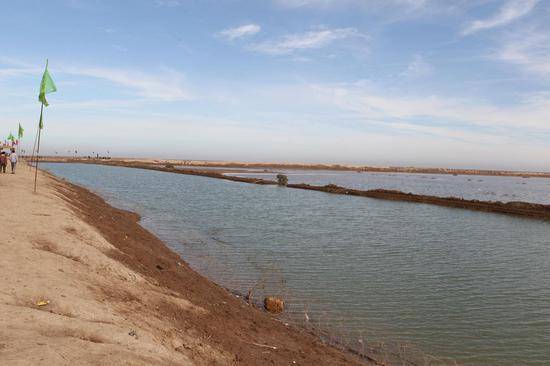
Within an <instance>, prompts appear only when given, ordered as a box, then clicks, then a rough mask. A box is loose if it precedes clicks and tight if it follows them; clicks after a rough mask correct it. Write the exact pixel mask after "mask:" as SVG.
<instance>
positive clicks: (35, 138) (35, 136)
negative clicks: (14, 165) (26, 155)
mask: <svg viewBox="0 0 550 366" xmlns="http://www.w3.org/2000/svg"><path fill="white" fill-rule="evenodd" d="M38 129H40V127H38ZM37 132H38V131H37ZM37 140H38V133H37V134H36V135H34V144H33V145H32V154H31V163H30V164H29V169H30V170H31V171H32V164H33V162H34V152H35V151H36V141H37Z"/></svg>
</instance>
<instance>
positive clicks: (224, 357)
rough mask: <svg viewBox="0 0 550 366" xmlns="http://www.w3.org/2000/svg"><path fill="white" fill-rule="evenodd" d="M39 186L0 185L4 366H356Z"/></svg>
mask: <svg viewBox="0 0 550 366" xmlns="http://www.w3.org/2000/svg"><path fill="white" fill-rule="evenodd" d="M39 179H40V181H39V192H38V194H33V193H32V174H31V172H30V171H29V169H28V168H27V167H24V166H21V167H20V169H19V172H18V174H16V175H11V174H4V175H0V197H1V199H2V204H3V210H2V211H1V212H0V217H1V220H2V223H3V225H2V232H1V233H0V235H1V236H0V249H1V251H2V255H1V256H0V307H1V309H0V364H1V365H31V364H32V365H46V364H48V365H122V364H124V365H295V364H296V365H359V364H360V363H359V362H358V361H357V360H356V359H355V358H353V357H352V356H349V355H345V354H342V353H340V352H339V351H337V350H335V349H333V348H331V347H328V346H325V345H323V344H322V343H321V342H319V341H318V340H317V339H316V338H315V337H313V336H312V335H310V334H309V333H307V332H305V331H300V330H297V329H294V328H291V327H288V326H285V325H284V324H283V323H281V322H279V321H277V320H275V319H273V318H272V317H271V316H269V315H268V314H266V313H264V312H262V311H259V310H257V309H253V308H251V307H249V306H248V305H246V304H244V303H243V302H242V301H241V300H239V299H236V298H235V297H234V296H232V295H231V294H229V293H228V292H227V291H225V290H224V289H221V288H219V287H218V286H216V285H215V284H213V283H211V282H210V281H208V280H206V279H205V278H203V277H202V276H200V275H199V274H197V273H195V272H194V271H193V270H191V269H190V268H189V267H188V266H187V265H186V264H185V263H184V262H183V261H182V260H181V258H180V257H179V256H178V255H176V254H175V253H173V252H171V251H170V250H169V249H168V248H167V247H166V246H165V245H164V244H163V243H162V242H161V241H160V240H159V239H157V238H156V237H155V236H153V235H152V234H151V233H149V232H148V231H146V230H145V229H143V228H142V227H141V226H140V225H139V224H138V223H137V222H138V220H139V217H138V216H137V215H135V214H133V213H130V212H126V211H123V210H118V209H116V208H113V207H111V206H109V205H108V204H106V203H105V202H104V201H103V200H102V199H101V198H100V197H98V196H97V195H95V194H92V193H90V192H88V191H87V190H85V189H83V188H80V187H76V186H73V185H71V184H68V183H65V182H61V181H59V180H57V179H55V178H53V177H51V176H49V175H47V174H45V173H39ZM41 300H47V301H49V304H47V305H44V306H39V305H37V304H38V302H39V301H41ZM266 346H270V347H266Z"/></svg>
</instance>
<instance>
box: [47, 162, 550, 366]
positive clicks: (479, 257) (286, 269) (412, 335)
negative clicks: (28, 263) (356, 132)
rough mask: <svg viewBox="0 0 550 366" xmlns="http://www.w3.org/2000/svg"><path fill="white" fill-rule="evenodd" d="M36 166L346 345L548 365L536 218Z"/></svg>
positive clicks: (547, 287) (549, 254)
mask: <svg viewBox="0 0 550 366" xmlns="http://www.w3.org/2000/svg"><path fill="white" fill-rule="evenodd" d="M44 165H45V166H47V168H48V169H49V170H51V171H52V172H53V173H55V174H57V175H59V176H62V177H66V178H68V179H69V180H71V181H73V182H75V183H77V184H81V185H84V186H86V187H89V188H91V189H92V190H94V191H97V192H99V193H100V194H102V195H103V196H104V197H106V198H107V199H108V200H109V201H110V202H111V203H113V204H115V205H116V206H119V207H123V208H126V209H130V210H133V211H137V212H139V213H140V214H141V215H142V217H143V221H142V224H143V225H144V226H145V227H147V228H148V229H150V230H152V231H153V232H154V233H156V234H157V235H158V236H159V237H160V238H161V239H163V240H164V241H165V242H166V243H167V244H168V245H170V246H171V247H172V248H173V249H174V250H176V251H177V252H178V253H180V254H181V255H182V256H183V258H184V259H185V260H186V261H187V262H189V263H190V264H191V266H192V267H194V268H196V269H198V270H199V271H201V272H203V273H205V274H207V275H209V276H210V277H211V278H213V279H214V280H215V281H217V282H219V283H221V284H223V285H226V286H229V287H231V288H234V289H236V290H239V291H241V292H243V293H244V292H246V291H248V290H249V289H250V288H251V287H253V286H254V287H255V295H256V296H258V297H261V296H262V295H263V294H265V293H270V294H273V293H275V294H281V295H283V296H285V297H286V298H287V299H290V300H291V303H292V307H291V309H292V311H293V312H295V313H303V312H304V311H307V312H308V314H309V315H310V317H311V319H315V321H316V322H319V325H321V327H328V326H331V327H332V329H337V330H339V331H340V333H341V335H342V337H343V338H344V339H345V340H346V341H347V342H348V343H349V344H353V343H354V342H355V343H357V342H356V341H357V339H358V338H359V337H362V338H363V339H365V340H366V341H367V342H370V341H371V340H373V339H385V338H386V339H393V340H400V341H404V342H410V343H412V344H414V345H416V346H418V347H420V348H422V349H424V350H426V351H427V352H430V353H432V354H436V355H441V356H448V357H453V358H454V359H456V360H457V361H458V362H459V363H460V364H463V365H518V364H522V365H542V364H545V362H547V361H548V360H550V347H548V344H549V342H550V303H549V301H548V299H550V224H549V223H547V222H544V221H537V220H530V219H523V218H516V217H510V216H504V215H496V214H488V213H482V212H474V211H467V210H459V209H452V208H445V207H437V206H430V205H422V204H413V203H404V202H392V201H383V200H373V199H368V198H358V197H348V196H340V195H330V194H325V193H321V192H312V191H302V190H294V189H285V188H280V187H276V186H256V185H249V184H243V183H237V182H231V181H223V180H216V179H209V178H205V177H198V176H186V175H179V174H169V173H163V172H155V171H146V170H139V169H129V168H119V167H107V166H94V165H78V164H44ZM347 174H349V173H347ZM357 174H359V173H357ZM363 174H365V173H362V174H361V175H363ZM365 176H369V175H368V174H365ZM443 178H444V179H456V178H457V177H452V176H450V177H443ZM291 179H297V178H292V177H291ZM384 179H389V178H384ZM398 179H402V180H404V179H406V176H405V175H399V176H398ZM415 179H418V180H420V179H424V178H421V177H417V178H415ZM464 179H467V178H466V177H464ZM481 179H484V180H489V178H487V177H483V178H481ZM510 179H513V180H517V181H520V182H521V179H519V178H510ZM529 181H531V180H529ZM533 181H534V179H533ZM549 182H550V181H549ZM335 183H337V184H341V183H339V182H335ZM342 185H345V184H342Z"/></svg>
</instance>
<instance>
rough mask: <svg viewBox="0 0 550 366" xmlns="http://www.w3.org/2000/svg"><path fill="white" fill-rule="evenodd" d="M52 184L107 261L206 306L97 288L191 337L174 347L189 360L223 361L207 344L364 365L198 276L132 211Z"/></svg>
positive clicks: (252, 358)
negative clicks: (106, 246)
mask: <svg viewBox="0 0 550 366" xmlns="http://www.w3.org/2000/svg"><path fill="white" fill-rule="evenodd" d="M56 188H57V190H58V192H59V194H60V195H61V196H62V197H64V199H65V200H66V201H68V202H69V203H70V204H71V206H72V207H73V208H74V211H75V212H76V213H77V214H78V216H80V217H81V218H82V219H83V220H84V221H85V222H86V223H88V224H89V225H91V226H93V227H95V228H96V229H97V230H98V231H99V232H100V233H101V234H102V235H103V236H104V237H105V239H106V240H107V241H108V242H109V243H110V244H112V245H113V246H114V247H115V248H116V250H111V251H110V252H109V253H107V254H108V255H109V256H110V257H111V258H112V259H115V260H116V261H119V262H122V263H123V264H124V265H126V266H127V267H128V268H130V269H131V270H133V271H135V272H137V273H139V274H141V275H142V276H143V277H144V278H146V279H148V281H151V282H152V283H154V284H155V285H157V286H160V287H162V288H166V289H167V291H168V292H169V293H170V295H171V296H173V297H175V298H180V299H182V300H185V301H188V302H190V303H192V304H193V306H194V307H196V308H202V309H204V310H205V311H204V312H201V313H200V314H194V313H193V312H189V311H182V309H181V307H179V306H176V305H175V304H174V302H168V301H165V302H162V301H160V302H157V303H156V304H154V306H151V304H147V303H141V302H140V298H139V297H138V296H135V295H133V294H131V293H129V292H119V291H110V290H109V289H108V288H105V289H103V296H104V297H105V298H106V299H109V300H111V301H113V300H114V301H120V302H126V303H129V304H135V307H136V308H139V309H143V308H144V307H145V308H147V307H148V309H147V311H148V312H150V314H152V315H153V316H155V317H158V318H159V319H168V320H169V322H170V325H171V327H173V328H174V329H175V331H176V332H179V333H182V334H193V335H194V336H193V338H194V340H195V341H194V343H193V344H188V345H186V344H184V345H182V346H181V347H184V348H186V349H185V350H183V351H185V353H186V354H191V361H193V362H194V363H196V364H209V365H217V364H225V363H221V362H220V361H219V360H216V359H213V358H212V359H209V358H208V355H207V354H206V353H205V352H203V351H201V350H204V349H205V348H208V349H216V350H219V352H221V354H223V355H225V356H226V359H227V357H228V358H229V359H231V360H232V364H234V365H294V364H297V365H360V364H364V363H362V362H360V361H359V360H358V359H356V358H355V356H353V355H350V354H345V353H342V352H340V351H339V350H337V349H335V348H332V347H329V346H327V345H325V344H323V343H322V342H321V341H320V340H319V339H318V338H316V337H315V336H314V335H312V334H310V333H309V332H307V331H305V330H301V329H297V328H293V327H291V326H288V325H285V324H284V323H282V322H281V321H279V320H277V319H276V318H274V317H272V316H270V315H269V314H267V313H265V312H263V311H261V310H259V309H256V308H254V307H252V306H250V305H248V304H246V303H245V302H244V301H242V300H241V299H237V298H236V297H235V296H233V295H232V294H230V293H229V292H228V291H226V290H225V289H223V288H220V287H219V286H217V285H215V284H214V283H212V282H210V281H209V280H207V279H206V278H204V277H202V276H201V275H199V274H198V273H196V272H195V271H193V270H192V269H191V268H190V267H189V266H188V265H187V264H186V263H185V262H183V260H182V259H181V257H179V256H178V255H177V254H175V253H174V252H172V251H171V250H170V249H168V248H167V247H166V246H165V245H164V243H163V242H161V241H160V240H159V239H158V238H156V237H155V236H154V235H152V234H151V233H150V232H148V231H147V230H145V229H144V228H143V227H141V226H140V225H139V223H138V221H139V216H138V215H137V214H135V213H132V212H127V211H124V210H120V209H117V208H114V207H112V206H110V205H109V204H107V203H106V202H105V201H104V200H103V199H102V198H101V197H99V196H97V195H95V194H93V193H91V192H89V191H88V190H86V189H84V188H81V187H78V186H75V185H71V184H69V183H66V182H61V181H58V184H57V185H56ZM37 246H38V247H40V249H41V250H52V251H55V250H56V248H55V247H53V246H51V245H49V244H48V243H37ZM171 331H174V330H171ZM93 341H94V340H93ZM95 341H97V342H101V340H100V339H98V340H95ZM364 362H367V360H365V361H364ZM369 364H374V362H370V363H369Z"/></svg>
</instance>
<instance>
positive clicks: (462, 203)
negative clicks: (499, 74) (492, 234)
mask: <svg viewBox="0 0 550 366" xmlns="http://www.w3.org/2000/svg"><path fill="white" fill-rule="evenodd" d="M43 161H46V162H54V163H83V164H99V165H109V166H120V167H127V168H138V169H147V170H156V171H163V172H168V173H176V174H187V175H198V176H203V177H209V178H216V179H223V180H231V181H235V182H242V183H249V184H260V185H277V184H278V183H277V182H276V181H273V180H269V179H262V178H252V177H239V176H233V175H226V174H224V172H225V171H224V170H223V169H222V170H213V169H210V170H208V169H202V170H201V169H200V166H196V167H195V166H189V165H183V166H177V165H175V164H172V163H170V162H166V161H162V162H157V161H149V160H145V161H144V160H138V159H122V160H121V159H72V158H57V159H44V160H43ZM286 187H288V188H293V189H303V190H310V191H319V192H325V193H331V194H340V195H348V196H359V197H368V198H375V199H383V200H390V201H404V202H411V203H422V204H430V205H436V206H444V207H452V208H459V209H467V210H472V211H484V212H491V213H498V214H505V215H513V216H523V217H530V218H536V219H543V220H550V205H545V204H538V203H530V202H521V201H515V202H499V201H480V200H468V199H463V198H460V197H452V196H451V197H439V196H430V195H422V194H414V193H406V192H401V191H396V190H387V189H371V190H359V189H351V188H348V187H340V186H337V185H334V184H328V185H324V186H316V185H310V184H303V183H292V184H290V183H289V184H287V185H286Z"/></svg>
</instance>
